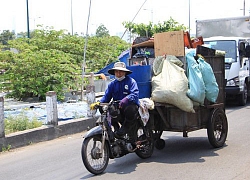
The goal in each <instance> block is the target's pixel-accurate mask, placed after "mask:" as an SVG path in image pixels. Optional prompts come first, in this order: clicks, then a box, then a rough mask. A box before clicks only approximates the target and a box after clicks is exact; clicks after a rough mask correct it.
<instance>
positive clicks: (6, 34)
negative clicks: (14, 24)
mask: <svg viewBox="0 0 250 180" xmlns="http://www.w3.org/2000/svg"><path fill="white" fill-rule="evenodd" d="M12 39H15V32H10V31H9V30H3V32H2V33H1V34H0V42H1V43H2V44H5V45H6V44H7V42H8V41H9V40H12Z"/></svg>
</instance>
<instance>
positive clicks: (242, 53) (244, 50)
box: [239, 42, 246, 57]
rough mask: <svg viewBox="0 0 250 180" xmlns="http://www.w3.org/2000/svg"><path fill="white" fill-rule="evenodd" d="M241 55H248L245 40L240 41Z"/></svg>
mask: <svg viewBox="0 0 250 180" xmlns="http://www.w3.org/2000/svg"><path fill="white" fill-rule="evenodd" d="M239 55H240V56H244V57H245V56H246V48H245V42H240V44H239Z"/></svg>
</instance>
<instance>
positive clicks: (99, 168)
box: [81, 135, 109, 175]
mask: <svg viewBox="0 0 250 180" xmlns="http://www.w3.org/2000/svg"><path fill="white" fill-rule="evenodd" d="M101 148H102V138H101V136H100V135H95V136H91V137H88V138H86V139H84V140H83V143H82V151H81V154H82V161H83V164H84V165H85V167H86V169H87V170H88V171H89V172H91V173H92V174H96V175H98V174H101V173H102V172H103V171H104V170H105V169H106V167H107V165H108V162H109V150H108V144H107V143H105V144H104V147H103V151H102V152H101Z"/></svg>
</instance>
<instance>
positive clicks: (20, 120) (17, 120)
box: [4, 112, 42, 134]
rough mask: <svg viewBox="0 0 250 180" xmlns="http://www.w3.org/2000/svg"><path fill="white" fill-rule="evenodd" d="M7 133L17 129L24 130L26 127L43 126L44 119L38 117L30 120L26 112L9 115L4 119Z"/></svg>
mask: <svg viewBox="0 0 250 180" xmlns="http://www.w3.org/2000/svg"><path fill="white" fill-rule="evenodd" d="M4 124H5V134H10V133H13V132H17V131H24V130H26V129H32V128H37V127H40V126H42V121H38V120H37V119H35V118H34V119H32V120H29V118H28V116H27V115H25V113H24V112H22V113H21V114H19V115H17V116H14V115H12V116H8V118H5V119H4Z"/></svg>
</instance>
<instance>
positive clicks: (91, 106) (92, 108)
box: [90, 101, 100, 110]
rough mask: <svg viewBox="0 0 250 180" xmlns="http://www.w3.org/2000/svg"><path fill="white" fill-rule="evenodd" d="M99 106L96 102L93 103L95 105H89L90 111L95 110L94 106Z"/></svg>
mask: <svg viewBox="0 0 250 180" xmlns="http://www.w3.org/2000/svg"><path fill="white" fill-rule="evenodd" d="M99 105H100V102H99V101H97V102H95V103H92V104H91V105H90V110H94V109H95V108H96V106H99Z"/></svg>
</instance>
